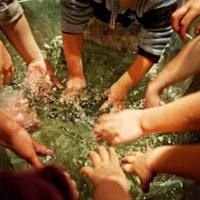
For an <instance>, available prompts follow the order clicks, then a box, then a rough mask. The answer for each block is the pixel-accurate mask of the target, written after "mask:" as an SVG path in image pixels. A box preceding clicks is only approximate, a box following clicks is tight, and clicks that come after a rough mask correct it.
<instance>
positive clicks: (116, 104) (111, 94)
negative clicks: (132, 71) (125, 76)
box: [100, 84, 127, 112]
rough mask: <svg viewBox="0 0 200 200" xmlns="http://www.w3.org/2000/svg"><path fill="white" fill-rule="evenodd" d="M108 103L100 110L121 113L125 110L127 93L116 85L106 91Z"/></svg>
mask: <svg viewBox="0 0 200 200" xmlns="http://www.w3.org/2000/svg"><path fill="white" fill-rule="evenodd" d="M105 96H107V101H105V102H104V103H103V105H102V106H101V107H100V110H107V109H110V110H111V111H114V112H115V111H120V110H122V109H123V108H124V103H125V101H126V99H127V92H126V91H125V89H124V88H121V87H120V85H118V84H114V85H113V86H112V87H111V88H110V89H109V90H107V91H106V93H105Z"/></svg>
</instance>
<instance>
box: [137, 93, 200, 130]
mask: <svg viewBox="0 0 200 200" xmlns="http://www.w3.org/2000/svg"><path fill="white" fill-rule="evenodd" d="M142 112H143V114H142V118H141V126H142V129H143V131H144V133H152V132H168V131H186V130H197V129H200V115H199V113H200V92H197V93H195V94H191V95H189V96H186V97H183V98H181V99H179V100H177V101H175V102H173V103H169V104H167V105H165V106H160V107H157V108H150V109H146V110H144V111H142Z"/></svg>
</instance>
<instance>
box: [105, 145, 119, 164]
mask: <svg viewBox="0 0 200 200" xmlns="http://www.w3.org/2000/svg"><path fill="white" fill-rule="evenodd" d="M108 151H109V155H110V159H111V160H112V161H118V160H119V159H118V156H117V154H116V152H115V149H114V148H113V147H109V149H108Z"/></svg>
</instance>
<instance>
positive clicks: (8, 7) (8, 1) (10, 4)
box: [0, 0, 23, 25]
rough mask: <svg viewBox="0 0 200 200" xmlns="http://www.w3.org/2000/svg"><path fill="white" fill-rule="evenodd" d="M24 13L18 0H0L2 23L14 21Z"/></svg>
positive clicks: (0, 18)
mask: <svg viewBox="0 0 200 200" xmlns="http://www.w3.org/2000/svg"><path fill="white" fill-rule="evenodd" d="M22 14H23V9H22V7H21V5H20V3H19V2H18V1H17V0H0V25H5V24H9V23H12V22H14V21H15V20H17V19H18V18H19V17H20V16H21V15H22Z"/></svg>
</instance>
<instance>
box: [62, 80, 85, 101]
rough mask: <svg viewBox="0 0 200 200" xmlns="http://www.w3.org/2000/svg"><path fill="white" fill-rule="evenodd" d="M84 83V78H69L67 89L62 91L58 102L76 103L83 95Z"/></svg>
mask: <svg viewBox="0 0 200 200" xmlns="http://www.w3.org/2000/svg"><path fill="white" fill-rule="evenodd" d="M85 88H86V81H85V78H84V77H83V78H79V77H75V78H71V79H70V80H69V81H68V82H67V88H66V89H64V91H63V93H62V96H61V99H60V102H61V103H78V102H77V101H78V99H80V97H81V96H82V95H84V94H85V91H86V90H85Z"/></svg>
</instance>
